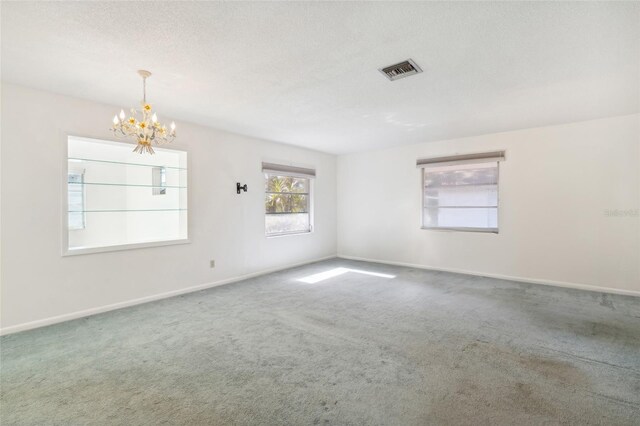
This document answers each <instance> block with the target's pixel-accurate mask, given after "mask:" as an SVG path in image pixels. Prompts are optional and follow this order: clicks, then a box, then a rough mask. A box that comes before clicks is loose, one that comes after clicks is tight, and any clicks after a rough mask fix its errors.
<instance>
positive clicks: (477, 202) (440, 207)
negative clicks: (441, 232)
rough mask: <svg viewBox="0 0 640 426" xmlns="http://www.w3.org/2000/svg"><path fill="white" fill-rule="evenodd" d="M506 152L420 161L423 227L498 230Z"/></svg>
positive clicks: (418, 163)
mask: <svg viewBox="0 0 640 426" xmlns="http://www.w3.org/2000/svg"><path fill="white" fill-rule="evenodd" d="M502 160H504V152H492V153H487V154H470V155H462V156H454V157H442V158H432V159H423V160H418V162H417V165H418V167H420V168H421V169H422V183H423V185H422V196H423V204H422V227H423V228H425V229H451V230H459V231H481V232H494V233H497V232H498V170H499V164H500V161H502Z"/></svg>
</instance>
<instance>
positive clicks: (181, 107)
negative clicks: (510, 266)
mask: <svg viewBox="0 0 640 426" xmlns="http://www.w3.org/2000/svg"><path fill="white" fill-rule="evenodd" d="M407 58H413V59H414V60H415V61H416V62H417V63H418V64H419V65H420V66H421V67H422V68H423V69H424V72H423V73H422V74H418V75H416V76H412V77H409V78H405V79H401V80H398V81H394V82H390V81H388V80H387V79H386V78H385V77H384V76H383V75H382V74H380V73H379V72H378V71H377V69H378V68H380V67H383V66H386V65H390V64H393V63H395V62H399V61H402V60H404V59H407ZM639 58H640V3H634V2H628V3H612V2H606V3H569V2H557V3H547V2H544V3H542V2H532V3H516V2H513V3H493V2H492V3H454V2H446V3H433V2H424V3H419V2H411V3H400V2H370V3H364V2H344V3H341V2H303V3H297V2H296V3H285V2H281V3H264V2H260V3H257V2H256V3H253V2H250V3H237V2H215V3H206V2H198V3H191V2H169V3H152V2H131V3H124V2H113V3H111V2H85V3H78V2H71V3H66V2H64V3H61V2H40V3H35V2H34V3H21V2H2V78H3V80H5V81H9V82H13V83H18V84H23V85H27V86H32V87H36V88H40V89H45V90H50V91H53V92H57V93H63V94H67V95H72V96H76V97H81V98H86V99H92V100H96V101H100V102H105V103H109V104H114V105H122V106H123V107H128V106H131V105H135V104H137V102H138V101H139V97H140V91H141V87H140V86H141V84H140V81H139V79H138V76H137V75H136V73H135V71H136V70H137V69H140V68H145V69H149V70H151V71H152V72H153V73H154V75H153V77H152V78H151V79H150V80H149V82H148V94H149V100H150V101H151V103H152V104H153V105H154V107H155V108H156V109H157V110H158V111H159V112H160V113H164V114H165V115H171V116H172V117H175V118H176V119H178V120H188V121H191V122H196V123H199V124H204V125H207V126H211V127H216V128H221V129H226V130H230V131H233V132H237V133H241V134H246V135H251V136H255V137H260V138H264V139H270V140H275V141H280V142H285V143H289V144H294V145H299V146H304V147H308V148H313V149H317V150H321V151H326V152H332V153H346V152H353V151H360V150H367V149H375V148H381V147H388V146H394V145H400V144H409V143H417V142H425V141H433V140H440V139H447V138H453V137H460V136H470V135H477V134H484V133H492V132H498V131H504V130H511V129H518V128H528V127H536V126H543V125H550V124H557V123H563V122H572V121H579V120H586V119H592V118H599V117H605V116H612V115H621V114H629V113H635V112H638V111H639V110H640V105H639V104H640V65H639V64H640V59H639ZM110 119H111V117H105V123H107V124H108V123H110Z"/></svg>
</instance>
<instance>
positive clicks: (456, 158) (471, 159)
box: [416, 151, 505, 169]
mask: <svg viewBox="0 0 640 426" xmlns="http://www.w3.org/2000/svg"><path fill="white" fill-rule="evenodd" d="M504 160H505V155H504V151H494V152H484V153H477V154H464V155H451V156H447V157H436V158H422V159H418V160H417V161H416V167H418V168H422V169H425V168H430V167H441V166H456V165H460V164H474V163H490V162H497V161H504Z"/></svg>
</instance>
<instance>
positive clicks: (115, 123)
mask: <svg viewBox="0 0 640 426" xmlns="http://www.w3.org/2000/svg"><path fill="white" fill-rule="evenodd" d="M113 124H114V126H115V125H117V124H118V116H117V115H114V116H113Z"/></svg>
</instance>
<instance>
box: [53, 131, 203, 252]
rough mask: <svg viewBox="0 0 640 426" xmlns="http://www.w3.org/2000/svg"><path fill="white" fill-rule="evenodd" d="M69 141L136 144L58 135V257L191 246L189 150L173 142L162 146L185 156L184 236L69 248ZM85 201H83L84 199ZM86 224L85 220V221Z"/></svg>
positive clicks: (70, 133) (131, 145)
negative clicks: (76, 139) (59, 145)
mask: <svg viewBox="0 0 640 426" xmlns="http://www.w3.org/2000/svg"><path fill="white" fill-rule="evenodd" d="M69 138H78V139H86V140H92V141H97V142H102V143H108V144H113V145H116V144H118V145H124V146H129V147H131V150H132V151H133V148H135V144H133V143H131V142H128V141H115V140H113V139H108V138H105V137H104V136H85V135H81V134H79V133H77V132H68V131H67V132H64V131H63V132H60V144H61V145H62V147H61V150H60V151H61V153H62V159H61V160H62V167H61V175H62V177H61V179H60V182H61V191H60V193H61V196H60V210H61V213H62V214H61V215H60V229H61V231H62V235H61V238H60V243H61V250H60V252H61V253H60V254H61V256H62V257H67V256H79V255H85V254H94V253H105V252H113V251H125V250H135V249H142V248H152V247H164V246H170V245H181V244H191V230H190V227H189V225H188V224H190V223H192V217H191V215H192V213H191V211H190V209H189V204H190V201H189V200H190V199H191V195H192V194H191V173H189V170H191V155H189V151H188V150H187V147H186V146H183V145H180V144H177V143H175V142H173V143H171V146H170V147H167V146H162V147H161V149H163V150H175V151H182V152H186V153H187V165H186V169H187V188H186V191H187V237H186V238H179V239H174V240H160V241H149V242H143V243H131V244H119V245H113V246H104V247H87V248H76V249H70V248H69V193H68V180H69V178H68V176H69V161H68V159H69ZM85 200H86V198H85ZM85 223H86V221H85Z"/></svg>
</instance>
